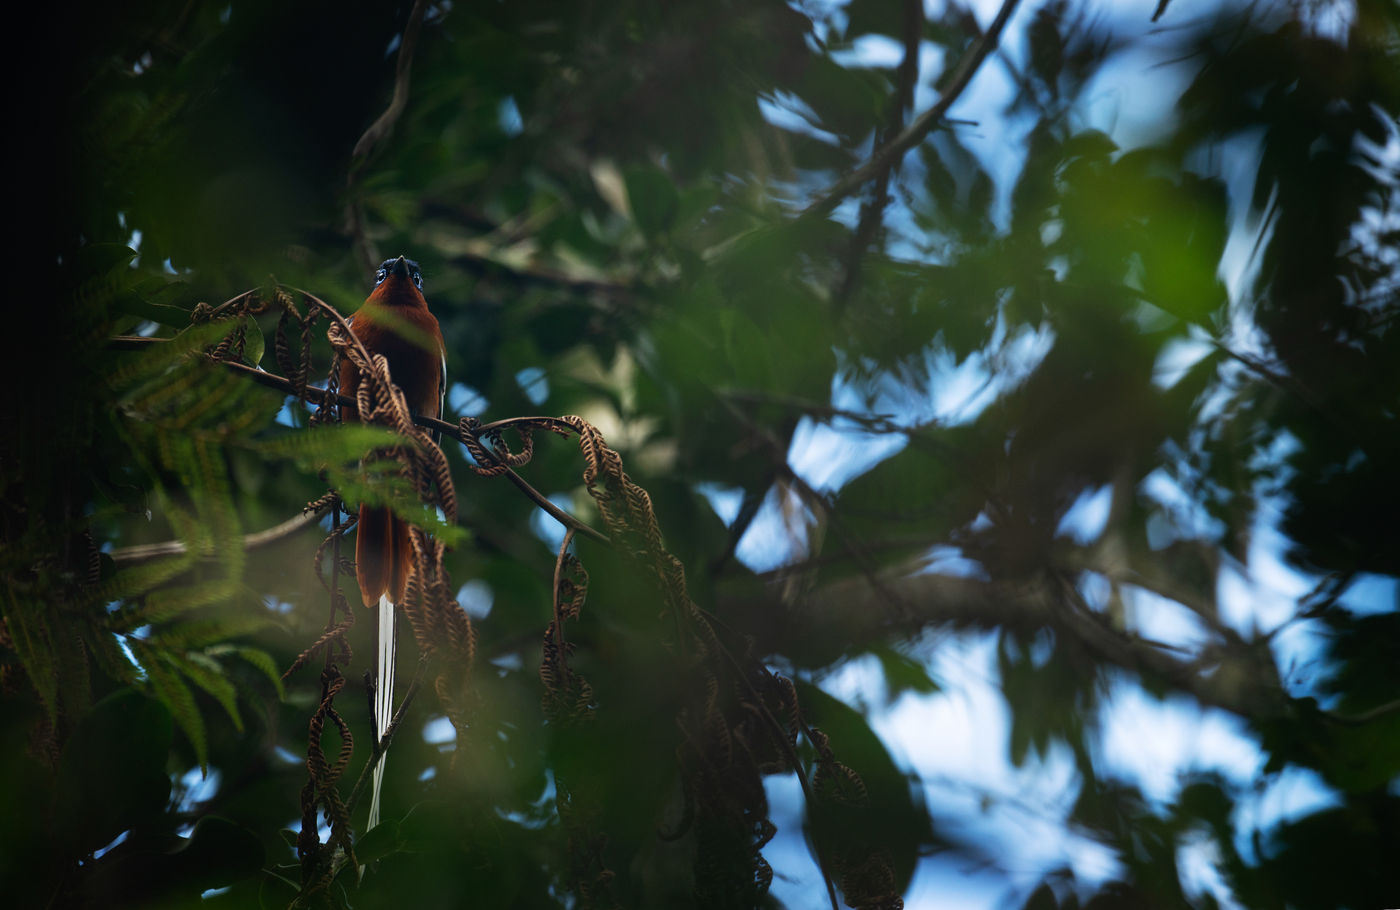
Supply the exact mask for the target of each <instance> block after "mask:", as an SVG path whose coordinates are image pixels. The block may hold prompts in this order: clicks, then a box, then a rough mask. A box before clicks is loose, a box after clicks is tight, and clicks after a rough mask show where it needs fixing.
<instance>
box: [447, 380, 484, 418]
mask: <svg viewBox="0 0 1400 910" xmlns="http://www.w3.org/2000/svg"><path fill="white" fill-rule="evenodd" d="M490 405H491V403H490V402H489V401H487V400H486V396H485V395H483V394H481V393H480V392H478V391H477V390H476V389H474V388H472V387H471V386H469V385H467V384H466V383H465V382H454V383H452V384H451V385H449V386H448V387H447V406H448V408H450V409H451V411H452V413H453V414H455V415H456V416H458V417H480V416H481V415H482V414H484V413H486V409H487V408H488V407H490Z"/></svg>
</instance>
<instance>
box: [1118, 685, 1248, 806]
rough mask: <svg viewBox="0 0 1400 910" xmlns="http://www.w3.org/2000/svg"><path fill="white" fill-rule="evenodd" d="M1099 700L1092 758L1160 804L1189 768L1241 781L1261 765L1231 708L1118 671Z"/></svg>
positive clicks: (1172, 798) (1179, 784)
mask: <svg viewBox="0 0 1400 910" xmlns="http://www.w3.org/2000/svg"><path fill="white" fill-rule="evenodd" d="M1102 701H1103V706H1102V708H1101V710H1100V712H1099V723H1098V737H1097V742H1096V743H1095V744H1094V745H1093V747H1092V749H1091V753H1092V754H1093V756H1094V761H1095V764H1096V765H1099V766H1101V768H1102V770H1103V771H1105V772H1108V774H1109V776H1112V777H1117V778H1119V779H1120V780H1125V781H1128V782H1130V783H1133V784H1135V785H1136V786H1137V787H1138V789H1140V790H1141V791H1142V794H1143V796H1144V797H1146V798H1147V799H1148V800H1149V801H1150V802H1151V803H1152V804H1153V805H1154V806H1156V807H1157V808H1159V809H1160V808H1162V807H1164V806H1167V805H1169V804H1171V803H1172V802H1174V801H1175V800H1176V798H1177V796H1178V795H1179V794H1180V792H1181V788H1182V786H1183V784H1184V783H1185V782H1186V775H1188V774H1191V773H1206V772H1215V773H1218V774H1220V775H1221V776H1222V777H1224V778H1225V779H1227V780H1230V781H1233V782H1236V783H1238V784H1240V785H1241V786H1244V785H1245V784H1247V783H1249V782H1251V781H1254V780H1256V779H1257V778H1258V777H1259V775H1260V773H1261V772H1262V771H1263V767H1264V757H1263V755H1262V753H1261V752H1260V751H1259V744H1258V740H1257V739H1256V738H1255V737H1254V736H1253V735H1252V734H1251V733H1250V732H1249V730H1248V728H1247V727H1246V725H1245V723H1244V721H1242V720H1240V719H1239V718H1237V717H1235V716H1234V715H1232V714H1227V713H1225V712H1224V711H1221V710H1219V709H1216V708H1209V709H1204V708H1202V707H1201V706H1200V704H1199V703H1198V702H1196V701H1195V700H1194V699H1192V698H1189V697H1187V696H1184V695H1170V696H1168V697H1167V698H1166V699H1158V698H1156V697H1154V696H1152V695H1149V694H1148V693H1147V692H1145V691H1144V690H1143V688H1142V686H1141V684H1139V682H1138V681H1137V679H1135V678H1129V677H1128V676H1127V675H1126V674H1122V673H1116V674H1114V678H1113V681H1112V682H1111V683H1110V684H1109V687H1108V692H1107V693H1106V695H1105V696H1104V697H1103V700H1102Z"/></svg>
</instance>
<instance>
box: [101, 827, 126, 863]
mask: <svg viewBox="0 0 1400 910" xmlns="http://www.w3.org/2000/svg"><path fill="white" fill-rule="evenodd" d="M130 836H131V830H130V829H128V830H126V831H123V832H122V833H121V834H118V835H117V836H116V837H114V838H112V840H111V841H109V842H108V843H107V845H106V846H104V847H99V848H98V849H96V850H94V851H92V858H93V859H95V860H98V859H101V858H102V857H104V856H106V855H107V854H108V853H111V852H112V850H113V849H115V848H116V847H119V846H121V845H122V844H124V843H125V842H126V839H127V838H128V837H130Z"/></svg>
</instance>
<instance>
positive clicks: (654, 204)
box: [623, 165, 680, 237]
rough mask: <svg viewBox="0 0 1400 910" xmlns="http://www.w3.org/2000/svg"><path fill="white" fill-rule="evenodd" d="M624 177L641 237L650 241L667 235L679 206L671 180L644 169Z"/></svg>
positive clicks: (636, 168) (631, 170)
mask: <svg viewBox="0 0 1400 910" xmlns="http://www.w3.org/2000/svg"><path fill="white" fill-rule="evenodd" d="M623 176H624V179H625V181H626V184H627V201H628V202H629V203H630V204H631V208H632V217H633V219H635V220H636V222H637V226H638V227H639V228H641V229H642V233H643V234H645V235H647V236H648V237H656V236H657V235H658V234H661V233H664V232H665V231H666V229H668V228H669V227H670V226H671V224H672V223H673V222H674V221H675V219H676V213H677V211H678V210H679V206H680V197H679V196H678V195H677V193H676V187H675V184H674V183H673V182H672V180H671V177H670V176H668V175H667V174H666V172H664V171H662V170H661V169H659V168H656V167H645V166H641V165H633V166H631V167H628V168H627V169H626V170H625V171H624V172H623Z"/></svg>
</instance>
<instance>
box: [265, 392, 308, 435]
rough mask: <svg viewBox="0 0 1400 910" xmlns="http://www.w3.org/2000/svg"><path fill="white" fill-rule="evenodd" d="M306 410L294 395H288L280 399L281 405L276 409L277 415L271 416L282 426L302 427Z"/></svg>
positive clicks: (304, 422)
mask: <svg viewBox="0 0 1400 910" xmlns="http://www.w3.org/2000/svg"><path fill="white" fill-rule="evenodd" d="M305 413H306V411H305V409H304V408H303V407H302V404H301V402H300V401H298V400H297V399H296V396H295V395H288V396H287V397H286V398H285V399H283V401H282V407H280V408H278V409H277V416H276V417H274V418H273V420H274V421H275V422H276V423H279V424H281V425H282V426H284V427H293V428H297V427H302V426H305V425H306V419H305V417H304V416H303V415H305Z"/></svg>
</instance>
